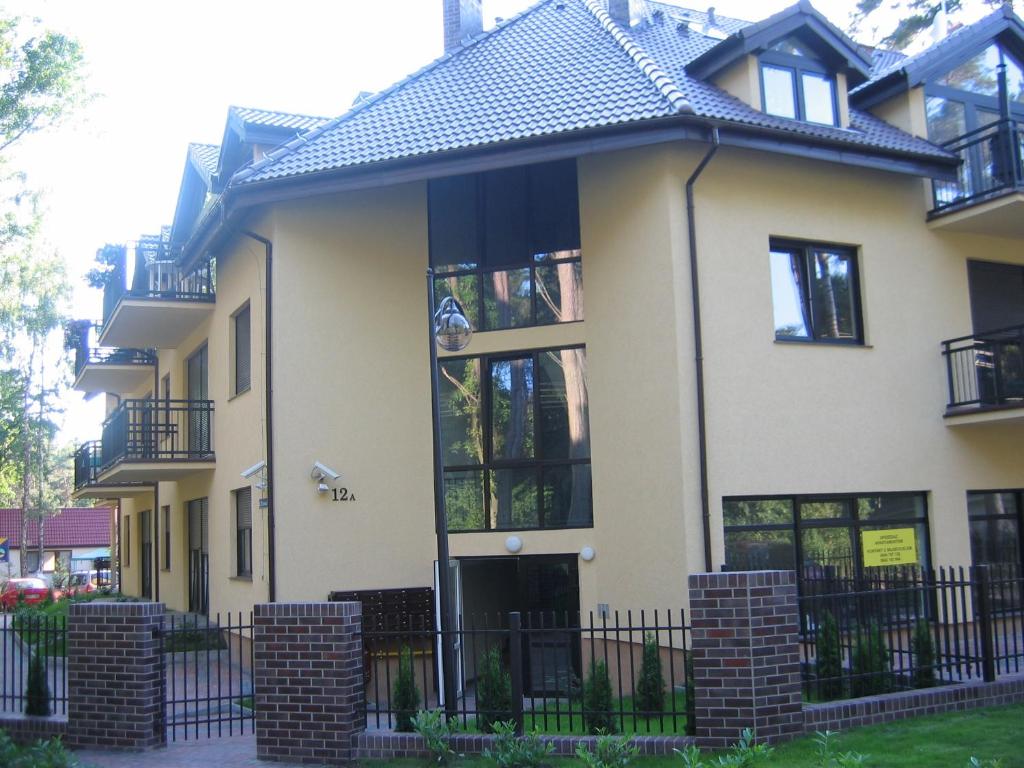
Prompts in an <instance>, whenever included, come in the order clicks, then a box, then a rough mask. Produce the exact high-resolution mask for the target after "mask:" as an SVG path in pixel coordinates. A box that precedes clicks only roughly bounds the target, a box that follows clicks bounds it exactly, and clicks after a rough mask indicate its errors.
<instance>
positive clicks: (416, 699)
mask: <svg viewBox="0 0 1024 768" xmlns="http://www.w3.org/2000/svg"><path fill="white" fill-rule="evenodd" d="M419 703H420V691H419V688H417V687H416V668H415V666H414V664H413V659H412V649H411V648H410V647H409V646H407V645H403V646H402V650H401V651H399V653H398V676H397V677H396V678H395V687H394V689H393V690H392V692H391V706H392V707H393V708H394V710H395V730H396V731H399V732H400V733H412V730H413V716H414V715H415V714H416V709H417V707H419Z"/></svg>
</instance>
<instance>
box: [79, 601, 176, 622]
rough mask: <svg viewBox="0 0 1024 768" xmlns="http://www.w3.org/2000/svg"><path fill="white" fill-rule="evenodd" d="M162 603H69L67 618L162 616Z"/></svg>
mask: <svg viewBox="0 0 1024 768" xmlns="http://www.w3.org/2000/svg"><path fill="white" fill-rule="evenodd" d="M164 611H165V609H164V604H163V603H150V602H129V601H124V600H116V599H115V600H90V601H89V602H87V603H71V605H69V606H68V616H73V617H76V618H79V617H81V618H86V617H91V618H102V617H104V616H134V617H138V618H146V617H150V616H162V615H163V614H164Z"/></svg>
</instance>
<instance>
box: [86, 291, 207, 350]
mask: <svg viewBox="0 0 1024 768" xmlns="http://www.w3.org/2000/svg"><path fill="white" fill-rule="evenodd" d="M211 314H213V302H212V301H182V300H179V299H170V298H156V297H153V298H131V297H125V298H124V299H122V300H121V301H120V302H119V303H118V305H117V307H116V308H115V309H114V312H113V314H112V315H111V316H110V318H109V319H108V320H107V321H106V322H105V323H104V325H103V332H102V333H101V334H100V338H99V340H98V341H99V344H100V345H101V346H104V347H132V348H139V349H145V348H148V347H155V348H156V349H174V348H175V347H177V346H179V345H180V344H181V343H182V342H183V341H185V339H187V338H188V337H189V335H191V334H192V333H193V332H194V331H195V330H196V329H197V328H198V327H199V326H200V325H201V324H202V323H203V322H204V321H205V320H206V319H207V318H208V317H209V316H210V315H211Z"/></svg>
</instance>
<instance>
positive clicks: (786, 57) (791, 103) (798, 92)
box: [760, 38, 839, 125]
mask: <svg viewBox="0 0 1024 768" xmlns="http://www.w3.org/2000/svg"><path fill="white" fill-rule="evenodd" d="M760 61H761V94H762V103H763V107H764V111H765V112H767V113H768V114H769V115H775V116H776V117H788V118H790V119H791V120H803V121H806V122H808V123H819V124H821V125H838V124H839V111H838V109H837V108H836V79H835V75H834V74H833V73H832V72H830V71H828V70H827V69H826V68H825V66H824V65H823V64H822V63H821V62H820V61H819V60H818V59H817V57H815V55H814V54H813V53H812V52H811V51H810V50H809V49H808V48H807V47H806V46H804V45H803V44H802V43H800V42H799V41H798V40H796V39H794V38H787V39H785V40H783V41H781V42H779V43H777V44H776V45H775V46H773V47H772V48H770V49H769V50H767V51H765V52H764V53H762V54H761V57H760Z"/></svg>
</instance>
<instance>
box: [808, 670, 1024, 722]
mask: <svg viewBox="0 0 1024 768" xmlns="http://www.w3.org/2000/svg"><path fill="white" fill-rule="evenodd" d="M1021 702H1024V675H1010V676H1006V677H1002V678H1000V679H999V680H997V681H995V682H994V683H984V682H980V681H978V682H971V683H963V684H961V685H944V686H940V687H938V688H928V689H924V690H917V691H901V692H899V693H886V694H881V695H879V696H867V697H865V698H863V699H850V700H847V701H832V702H828V703H826V704H807V705H805V706H804V731H805V732H807V733H813V732H815V731H824V730H829V731H843V730H846V729H848V728H857V727H859V726H862V725H875V724H877V723H891V722H892V721H894V720H902V719H904V718H908V717H919V716H921V715H936V714H939V713H941V712H963V711H964V710H968V709H977V708H979V707H992V706H998V705H1000V704H1017V703H1021Z"/></svg>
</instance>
